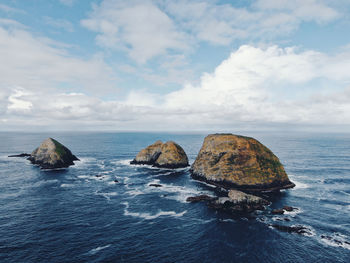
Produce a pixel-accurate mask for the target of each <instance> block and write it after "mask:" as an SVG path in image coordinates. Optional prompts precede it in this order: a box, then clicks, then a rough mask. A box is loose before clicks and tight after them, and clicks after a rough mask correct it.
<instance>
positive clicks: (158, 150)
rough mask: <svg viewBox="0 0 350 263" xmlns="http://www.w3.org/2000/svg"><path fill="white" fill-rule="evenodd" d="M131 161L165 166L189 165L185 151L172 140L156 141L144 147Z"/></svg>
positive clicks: (132, 162)
mask: <svg viewBox="0 0 350 263" xmlns="http://www.w3.org/2000/svg"><path fill="white" fill-rule="evenodd" d="M130 163H131V164H149V165H153V166H155V167H163V168H182V167H186V166H188V165H189V164H188V158H187V155H186V153H185V151H184V150H183V149H182V148H181V146H180V145H178V144H177V143H175V142H172V141H169V142H166V143H162V142H161V141H156V142H155V143H154V144H152V145H150V146H148V147H146V148H145V149H142V150H141V151H140V152H139V153H138V154H137V155H136V157H135V159H134V160H132V161H131V162H130Z"/></svg>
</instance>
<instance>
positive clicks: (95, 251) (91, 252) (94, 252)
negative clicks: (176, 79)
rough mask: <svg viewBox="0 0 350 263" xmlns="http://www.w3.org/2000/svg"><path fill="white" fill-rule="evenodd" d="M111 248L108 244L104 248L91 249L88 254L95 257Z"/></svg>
mask: <svg viewBox="0 0 350 263" xmlns="http://www.w3.org/2000/svg"><path fill="white" fill-rule="evenodd" d="M110 246H111V244H108V245H105V246H102V247H97V248H93V249H91V250H90V251H89V252H88V254H89V255H95V254H96V253H97V252H99V251H101V250H103V249H106V248H109V247H110Z"/></svg>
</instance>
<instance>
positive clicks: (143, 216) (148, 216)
mask: <svg viewBox="0 0 350 263" xmlns="http://www.w3.org/2000/svg"><path fill="white" fill-rule="evenodd" d="M122 204H123V205H125V209H124V215H125V216H132V217H136V218H141V219H145V220H152V219H156V218H158V217H161V216H171V217H182V216H183V215H184V214H186V213H187V210H185V211H183V212H181V213H176V212H175V211H159V212H158V213H156V214H153V215H152V214H150V213H139V212H130V211H129V210H128V208H129V203H128V202H124V203H122Z"/></svg>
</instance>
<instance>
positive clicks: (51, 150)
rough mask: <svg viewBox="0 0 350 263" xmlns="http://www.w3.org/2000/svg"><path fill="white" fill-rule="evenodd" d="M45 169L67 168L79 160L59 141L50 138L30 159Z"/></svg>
mask: <svg viewBox="0 0 350 263" xmlns="http://www.w3.org/2000/svg"><path fill="white" fill-rule="evenodd" d="M28 160H30V161H31V162H32V163H33V164H37V165H39V166H40V167H41V168H43V169H55V168H65V167H68V166H70V165H74V162H73V161H78V160H79V159H78V158H77V157H76V156H75V155H73V154H72V152H71V151H70V150H69V149H68V148H67V147H65V146H64V145H62V144H61V143H59V142H58V141H56V140H54V139H52V138H48V139H46V140H45V141H43V142H42V143H41V145H40V146H39V147H38V148H36V149H35V150H34V151H33V152H32V153H31V155H30V157H29V158H28Z"/></svg>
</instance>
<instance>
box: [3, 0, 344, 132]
mask: <svg viewBox="0 0 350 263" xmlns="http://www.w3.org/2000/svg"><path fill="white" fill-rule="evenodd" d="M12 130H13V131H46V130H47V131H50V130H52V131H56V130H58V131H60V130H76V131H174V132H175V131H185V132H192V131H214V132H215V131H216V132H222V131H229V132H230V131H237V130H267V131H274V130H292V131H293V130H301V131H309V130H311V131H327V132H328V131H333V132H350V1H349V0H245V1H244V0H232V1H228V0H225V1H224V0H222V1H219V0H217V1H215V0H171V1H170V0H154V1H151V0H150V1H148V0H128V1H122V0H91V1H90V0H57V1H53V0H26V1H24V0H1V1H0V131H12Z"/></svg>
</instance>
